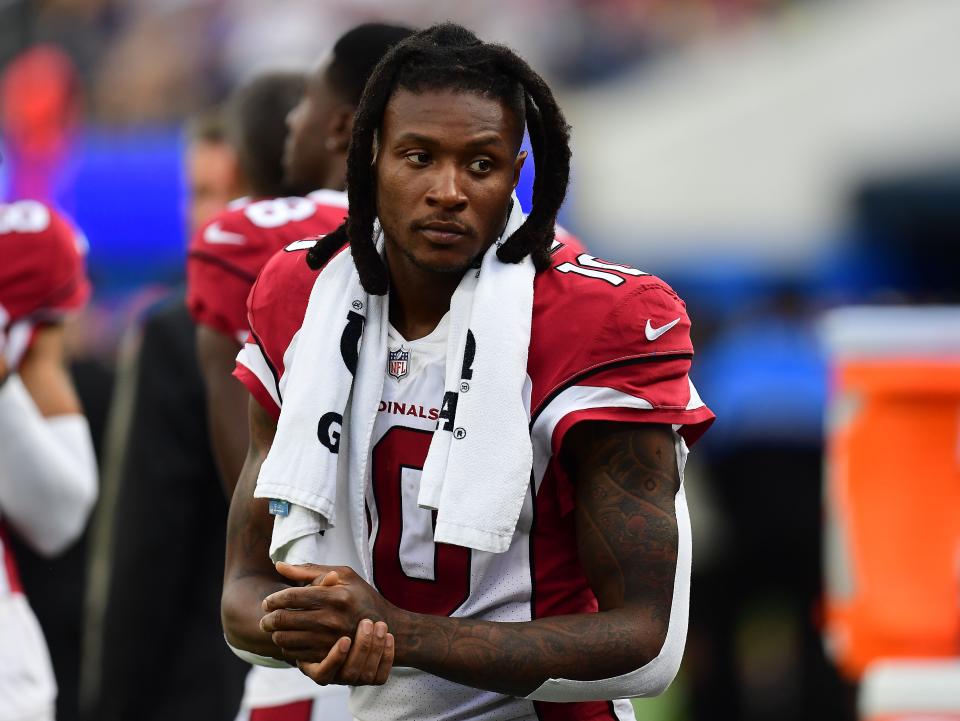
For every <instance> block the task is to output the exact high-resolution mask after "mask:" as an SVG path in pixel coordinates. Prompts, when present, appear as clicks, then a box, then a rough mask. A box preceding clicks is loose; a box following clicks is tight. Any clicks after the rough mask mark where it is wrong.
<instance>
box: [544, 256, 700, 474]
mask: <svg viewBox="0 0 960 721" xmlns="http://www.w3.org/2000/svg"><path fill="white" fill-rule="evenodd" d="M534 287H535V294H534V317H533V336H532V338H531V344H530V358H529V362H528V368H529V371H530V377H531V381H532V385H533V389H532V394H531V396H532V397H531V432H532V435H533V440H534V458H535V473H536V472H537V468H536V464H539V470H540V472H542V471H543V470H544V469H545V467H546V464H548V463H552V462H553V459H554V458H556V457H557V456H558V454H559V451H560V448H561V447H562V445H563V439H564V437H565V436H566V433H567V432H568V431H569V430H570V428H572V427H573V426H574V425H575V424H577V423H579V422H581V421H586V420H604V421H616V422H624V423H657V424H664V425H670V426H672V427H673V428H674V429H675V430H676V431H677V432H679V434H680V435H681V436H682V437H683V439H684V440H685V442H686V443H687V444H688V445H692V444H693V443H694V442H696V440H697V439H698V438H699V437H700V436H701V435H702V434H703V433H704V431H706V429H707V428H708V427H709V426H710V424H711V423H712V422H713V419H714V415H713V413H712V412H711V411H710V409H709V408H707V406H706V405H704V403H703V401H702V400H701V399H700V396H699V394H698V393H697V391H696V388H695V387H694V385H693V382H692V381H691V379H690V368H691V363H692V360H693V344H692V342H691V340H690V327H691V324H690V318H689V316H688V315H687V310H686V306H685V304H684V302H683V301H682V300H681V299H680V298H679V297H678V296H677V294H676V293H675V292H674V291H673V289H672V288H670V286H669V285H667V284H666V283H665V282H663V281H662V280H660V279H659V278H657V277H655V276H652V275H649V274H647V273H643V272H641V271H639V270H637V269H634V268H631V267H629V266H625V265H622V264H618V263H612V262H609V261H605V260H601V259H598V258H595V257H593V256H591V255H589V254H586V253H582V252H578V251H577V250H576V249H571V248H564V249H561V250H560V251H559V252H557V253H555V255H554V262H553V263H552V265H551V268H549V269H548V270H546V271H544V272H543V273H541V274H540V275H539V276H538V279H537V281H536V285H535V286H534ZM556 465H557V466H559V464H556ZM555 471H556V472H557V473H558V474H560V475H562V469H560V468H559V467H557V468H555Z"/></svg>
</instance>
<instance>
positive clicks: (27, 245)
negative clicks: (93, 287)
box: [0, 200, 90, 368]
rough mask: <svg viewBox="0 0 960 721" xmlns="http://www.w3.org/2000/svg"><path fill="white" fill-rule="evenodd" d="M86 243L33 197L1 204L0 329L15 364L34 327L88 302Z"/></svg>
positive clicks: (13, 365) (4, 348) (21, 354)
mask: <svg viewBox="0 0 960 721" xmlns="http://www.w3.org/2000/svg"><path fill="white" fill-rule="evenodd" d="M86 250H87V241H86V239H85V238H84V237H83V235H82V234H81V233H80V232H79V231H78V230H77V229H76V228H75V227H74V226H73V225H72V224H71V223H70V222H69V221H68V220H66V219H65V218H64V217H63V216H62V215H60V214H59V213H57V212H56V211H55V210H54V209H53V208H51V207H49V206H47V205H45V204H43V203H40V202H38V201H35V200H20V201H17V202H14V203H0V258H3V261H2V262H0V331H2V333H3V334H4V335H5V338H6V340H5V344H4V346H3V353H4V355H5V356H6V359H7V363H8V364H9V365H10V367H11V368H16V367H17V365H18V364H19V361H20V359H21V358H22V357H23V354H24V353H25V352H26V350H27V348H28V347H29V344H30V339H31V338H32V336H33V331H34V329H35V328H36V326H37V325H40V324H43V323H51V322H57V321H58V320H60V319H61V318H62V317H63V315H64V314H65V313H67V312H69V311H72V310H76V309H78V308H80V307H82V306H83V304H84V303H86V301H87V298H88V297H89V296H90V283H89V281H88V280H87V275H86V271H85V269H84V256H85V254H86Z"/></svg>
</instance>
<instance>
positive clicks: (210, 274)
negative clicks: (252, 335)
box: [187, 190, 347, 343]
mask: <svg viewBox="0 0 960 721" xmlns="http://www.w3.org/2000/svg"><path fill="white" fill-rule="evenodd" d="M346 208H347V196H346V193H341V192H339V191H335V190H319V191H317V192H315V193H311V194H310V195H308V196H307V197H306V198H270V199H266V200H243V201H239V202H237V203H235V204H232V205H231V207H230V208H228V209H227V210H225V211H224V212H223V213H221V214H220V215H218V216H216V217H215V218H214V219H213V220H211V221H210V222H208V223H207V224H206V225H204V226H203V227H201V228H200V230H199V231H198V232H197V234H196V236H194V238H193V241H192V242H191V244H190V250H189V252H188V255H187V307H188V308H189V309H190V313H191V315H192V316H193V318H194V320H195V321H196V322H197V323H200V324H203V325H206V326H209V327H211V328H213V329H214V330H217V331H220V332H221V333H223V334H225V335H228V336H230V337H231V338H235V339H236V340H237V342H238V343H243V341H244V340H245V339H246V337H247V332H248V327H247V310H246V309H247V295H248V294H249V292H250V287H251V286H252V285H253V281H254V280H255V279H256V277H257V274H258V273H259V272H260V269H261V268H262V267H263V266H264V264H265V263H266V262H267V261H268V260H269V259H270V256H272V255H273V254H274V253H276V252H277V251H278V250H280V249H281V248H283V247H284V246H285V245H287V244H289V243H291V242H293V241H295V240H300V239H302V238H309V237H312V236H316V235H324V234H325V233H329V232H331V231H332V230H334V229H335V228H336V227H337V226H339V225H340V224H341V223H342V222H343V219H344V217H346V213H347V211H346Z"/></svg>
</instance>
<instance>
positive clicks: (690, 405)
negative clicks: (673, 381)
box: [687, 376, 706, 411]
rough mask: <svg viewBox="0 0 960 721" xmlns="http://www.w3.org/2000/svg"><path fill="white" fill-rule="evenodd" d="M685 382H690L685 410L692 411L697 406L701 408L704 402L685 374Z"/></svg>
mask: <svg viewBox="0 0 960 721" xmlns="http://www.w3.org/2000/svg"><path fill="white" fill-rule="evenodd" d="M687 383H689V384H690V400H689V401H688V402H687V410H688V411H693V410H696V409H697V408H703V407H704V406H705V405H706V403H704V402H703V401H702V400H701V398H700V394H699V393H697V389H696V388H694V387H693V381H692V380H690V377H689V376H687Z"/></svg>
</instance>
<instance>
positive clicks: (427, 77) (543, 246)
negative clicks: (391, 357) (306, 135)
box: [307, 23, 570, 295]
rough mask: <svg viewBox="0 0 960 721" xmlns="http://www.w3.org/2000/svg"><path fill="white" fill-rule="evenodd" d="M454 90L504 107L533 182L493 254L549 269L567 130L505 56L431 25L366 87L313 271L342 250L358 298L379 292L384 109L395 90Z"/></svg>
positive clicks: (528, 75) (537, 80) (540, 90)
mask: <svg viewBox="0 0 960 721" xmlns="http://www.w3.org/2000/svg"><path fill="white" fill-rule="evenodd" d="M399 89H404V90H409V91H410V92H413V93H420V92H424V91H428V90H454V91H462V92H472V93H477V94H479V95H481V96H483V97H488V98H494V99H497V100H501V101H502V102H504V103H505V104H506V105H507V106H508V107H509V108H511V109H512V110H513V111H514V112H515V113H516V115H517V117H518V118H520V119H523V120H524V121H525V122H526V127H527V132H528V133H529V135H530V145H531V147H532V149H533V156H534V162H535V165H536V174H535V177H534V181H533V205H532V207H531V209H530V214H529V216H527V218H526V220H525V221H524V222H523V224H522V225H521V226H520V227H519V228H517V230H516V231H515V232H514V233H513V235H511V236H510V238H508V239H507V240H506V241H505V242H504V243H502V244H501V245H500V247H499V248H497V251H496V252H497V258H499V259H500V260H501V261H502V262H504V263H519V262H520V261H522V260H523V259H524V258H526V257H527V256H528V255H529V256H531V259H532V260H533V263H534V265H535V267H536V268H537V270H544V269H545V268H547V267H548V266H549V263H550V247H551V245H552V244H553V239H554V226H555V225H556V221H557V213H558V212H559V210H560V206H561V205H562V203H563V199H564V197H565V196H566V192H567V183H568V181H569V176H570V142H569V141H570V128H569V126H568V125H567V122H566V120H565V119H564V117H563V113H562V112H561V110H560V107H559V106H558V105H557V102H556V100H555V99H554V97H553V93H552V92H551V91H550V88H549V87H548V86H547V84H546V82H544V80H543V78H541V77H540V76H539V75H538V74H537V73H536V72H534V71H533V70H532V69H531V68H530V66H529V65H527V63H526V62H525V61H524V60H522V59H521V58H520V57H519V56H518V55H516V54H515V53H514V52H513V51H512V50H510V49H509V48H507V47H505V46H503V45H496V44H493V43H485V42H482V41H481V40H480V39H479V38H477V36H476V35H474V34H473V33H471V32H470V31H469V30H467V29H466V28H464V27H461V26H459V25H454V24H452V23H444V24H442V25H435V26H433V27H431V28H428V29H426V30H423V31H421V32H418V33H416V34H414V35H412V36H410V37H409V38H407V39H406V40H404V41H402V42H400V43H398V44H397V45H395V46H394V47H393V48H392V49H391V50H390V51H389V52H388V53H387V54H386V55H384V57H383V59H381V61H380V62H379V64H378V65H377V67H376V68H374V70H373V73H372V74H371V76H370V80H369V81H368V82H367V85H366V88H365V89H364V92H363V96H362V97H361V99H360V104H359V105H358V107H357V112H356V116H355V117H354V122H353V135H352V138H351V142H350V150H349V152H348V155H347V195H348V198H349V211H348V215H347V219H346V220H345V221H344V223H343V224H342V225H341V226H340V227H339V228H337V229H336V230H335V231H334V232H332V233H330V234H329V235H326V236H324V237H323V238H321V239H320V240H319V241H318V242H317V243H316V244H315V245H314V246H313V248H311V249H310V251H309V252H308V253H307V263H308V264H309V265H310V267H311V268H313V269H314V270H316V269H319V268H321V267H322V266H323V265H324V264H326V263H327V261H329V260H330V258H331V257H332V256H333V254H334V253H336V251H337V250H338V249H339V248H341V247H343V245H344V244H346V243H347V242H349V243H350V249H351V251H352V254H353V261H354V264H355V265H356V268H357V272H358V274H359V276H360V282H361V284H362V285H363V288H364V290H366V291H367V293H370V294H371V295H383V294H385V293H386V292H387V286H388V273H387V268H386V266H385V265H384V263H383V261H382V259H381V258H380V254H379V253H378V252H377V248H376V244H375V241H374V237H373V233H374V222H375V220H376V217H377V200H376V171H375V166H374V156H375V152H376V148H375V144H376V143H377V133H378V131H379V128H380V124H381V122H382V119H383V114H384V110H385V108H386V106H387V102H388V101H389V100H390V97H391V96H392V95H393V93H394V92H395V91H396V90H399Z"/></svg>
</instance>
